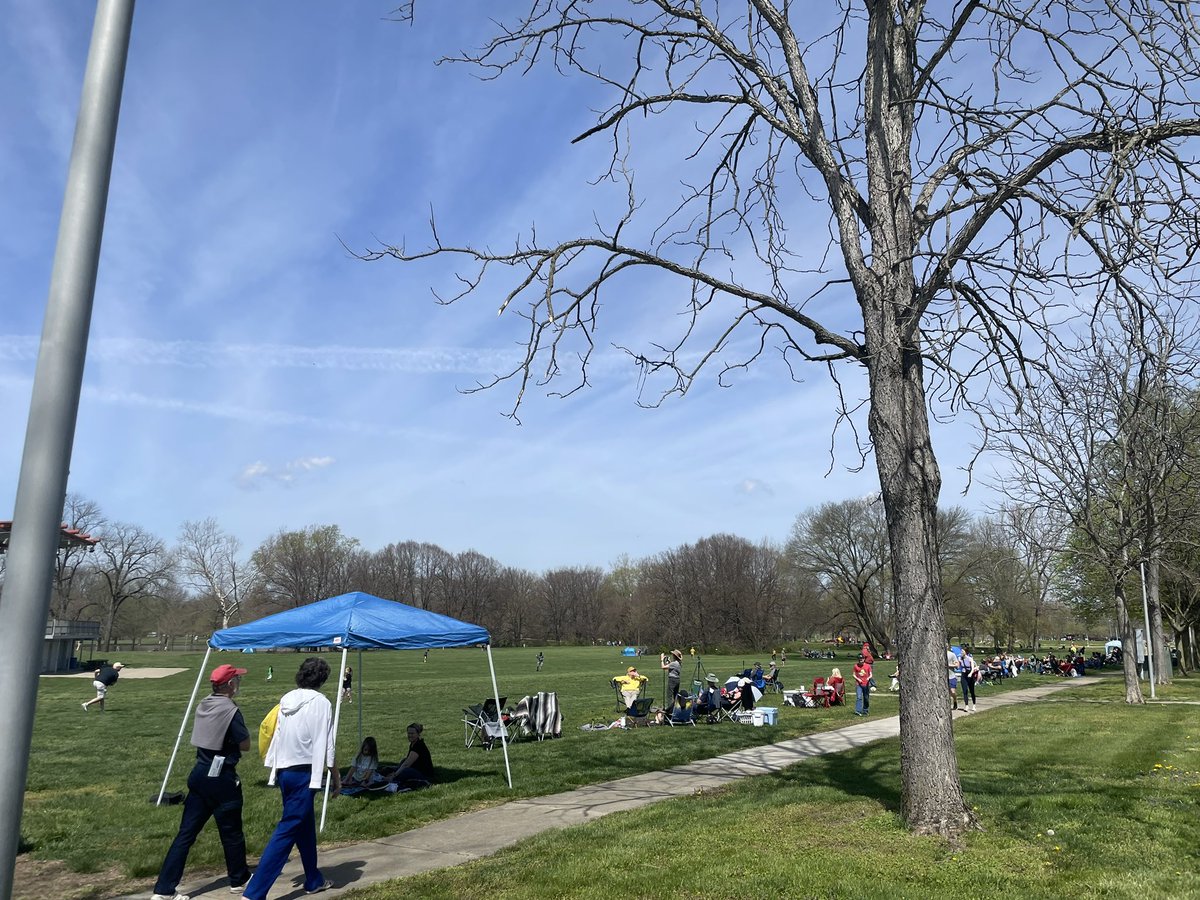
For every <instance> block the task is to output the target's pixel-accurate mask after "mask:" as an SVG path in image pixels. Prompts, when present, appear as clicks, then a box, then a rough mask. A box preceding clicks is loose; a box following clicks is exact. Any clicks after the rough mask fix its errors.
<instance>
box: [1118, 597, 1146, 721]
mask: <svg viewBox="0 0 1200 900" xmlns="http://www.w3.org/2000/svg"><path fill="white" fill-rule="evenodd" d="M1113 596H1114V597H1115V598H1116V601H1117V627H1118V628H1120V630H1121V671H1122V674H1123V675H1124V676H1125V702H1126V703H1145V702H1146V701H1145V699H1144V698H1143V697H1142V686H1141V684H1139V683H1138V676H1137V660H1138V656H1137V638H1136V637H1135V636H1134V633H1133V622H1132V621H1131V620H1130V618H1129V607H1128V605H1127V604H1126V602H1125V586H1124V585H1123V584H1122V583H1121V579H1120V578H1117V579H1116V580H1115V581H1114V583H1113Z"/></svg>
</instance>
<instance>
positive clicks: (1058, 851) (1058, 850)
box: [1054, 847, 1062, 853]
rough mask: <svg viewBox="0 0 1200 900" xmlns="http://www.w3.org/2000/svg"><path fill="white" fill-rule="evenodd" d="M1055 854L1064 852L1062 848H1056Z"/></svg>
mask: <svg viewBox="0 0 1200 900" xmlns="http://www.w3.org/2000/svg"><path fill="white" fill-rule="evenodd" d="M1054 852H1055V853H1061V852H1062V847H1055V848H1054Z"/></svg>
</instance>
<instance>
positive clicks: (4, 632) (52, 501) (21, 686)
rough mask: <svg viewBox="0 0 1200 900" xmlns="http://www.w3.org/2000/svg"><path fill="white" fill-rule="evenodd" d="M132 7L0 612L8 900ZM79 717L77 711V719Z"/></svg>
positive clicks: (1, 879) (74, 234)
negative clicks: (3, 688)
mask: <svg viewBox="0 0 1200 900" xmlns="http://www.w3.org/2000/svg"><path fill="white" fill-rule="evenodd" d="M133 4H134V0H99V2H98V3H97V5H96V20H95V23H94V25H93V28H92V43H91V47H90V48H89V50H88V59H87V68H86V70H85V72H84V77H83V91H82V94H81V97H80V102H79V117H78V119H77V120H76V123H75V141H74V144H73V146H72V147H71V163H70V167H69V169H68V170H67V187H66V193H65V195H64V197H63V207H62V217H61V219H60V220H59V226H58V244H57V246H56V247H55V250H54V268H53V270H52V272H51V275H50V293H49V297H48V299H47V302H46V321H45V324H44V325H43V327H42V343H41V348H40V349H39V351H38V360H37V369H36V371H35V373H34V378H33V397H32V400H31V402H30V407H29V423H28V425H27V427H26V431H25V448H24V451H23V454H22V456H21V474H20V479H19V481H18V482H17V500H16V506H15V508H14V510H13V530H12V538H11V541H10V542H9V548H8V566H7V571H6V572H5V577H4V598H3V601H2V602H0V684H3V685H4V687H5V690H4V691H3V693H0V719H2V720H3V721H4V724H5V727H4V728H2V729H0V898H2V900H11V897H12V891H13V869H14V866H15V865H16V858H17V846H18V841H19V837H20V833H21V806H22V803H23V800H24V796H25V776H26V774H27V771H28V768H29V745H30V741H31V739H32V737H33V715H34V707H35V706H36V704H37V686H38V673H39V672H40V671H41V669H42V644H43V642H44V634H45V629H46V615H47V613H48V612H49V606H50V588H51V585H52V578H53V571H54V557H55V554H56V553H57V552H58V538H59V534H58V529H59V523H60V521H61V518H62V508H63V500H64V499H65V497H66V493H67V473H68V471H69V469H70V465H71V445H72V442H73V441H74V438H75V419H76V415H77V414H78V411H79V394H80V389H81V386H82V383H83V361H84V354H85V352H86V349H87V338H88V328H89V326H90V324H91V317H92V296H93V294H94V293H95V289H96V269H97V266H98V265H99V259H100V239H101V235H102V234H103V231H104V211H105V205H106V203H107V200H108V182H109V176H110V174H111V172H112V160H113V148H114V145H115V143H116V136H117V117H118V113H119V112H120V108H121V87H122V83H123V82H124V79H125V60H126V57H127V55H128V53H129V34H130V30H131V27H132V24H133ZM80 715H82V713H81V714H80Z"/></svg>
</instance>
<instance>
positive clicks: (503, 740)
mask: <svg viewBox="0 0 1200 900" xmlns="http://www.w3.org/2000/svg"><path fill="white" fill-rule="evenodd" d="M485 646H486V647H487V655H488V670H489V671H490V672H491V673H492V696H493V697H494V698H495V699H496V716H497V718H498V719H499V720H500V722H501V724H503V719H504V710H502V709H501V708H500V688H499V687H497V686H496V666H495V664H494V663H493V662H492V645H491V644H486V645H485ZM500 747H501V748H502V749H503V750H504V777H505V778H507V779H508V789H509V790H510V791H511V790H512V770H511V769H510V768H509V767H508V734H507V729H504V728H501V729H500Z"/></svg>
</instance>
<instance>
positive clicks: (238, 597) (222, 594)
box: [175, 518, 258, 628]
mask: <svg viewBox="0 0 1200 900" xmlns="http://www.w3.org/2000/svg"><path fill="white" fill-rule="evenodd" d="M240 551H241V541H239V540H238V539H237V538H236V537H234V536H233V535H231V534H228V533H227V532H225V531H223V530H222V529H221V527H220V526H219V525H218V524H217V520H216V519H212V518H209V519H205V520H204V521H202V522H184V523H183V527H182V528H180V530H179V538H178V542H177V544H176V547H175V558H176V563H177V569H178V575H179V577H180V578H181V579H183V580H184V582H185V583H186V584H187V585H188V586H189V587H191V588H192V589H193V590H194V591H195V592H196V593H197V594H198V595H199V596H200V597H202V598H207V599H208V600H209V601H210V602H212V603H213V604H214V605H215V607H216V612H217V616H218V621H219V622H220V627H221V628H228V627H229V622H230V620H231V619H232V618H233V617H234V616H235V615H237V614H238V613H239V612H240V611H241V608H242V603H243V602H244V601H245V599H246V598H247V597H249V596H251V595H253V593H254V591H255V589H256V587H257V583H258V571H257V569H255V568H254V567H253V566H251V565H249V563H247V562H245V561H243V560H242V559H241V558H240Z"/></svg>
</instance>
